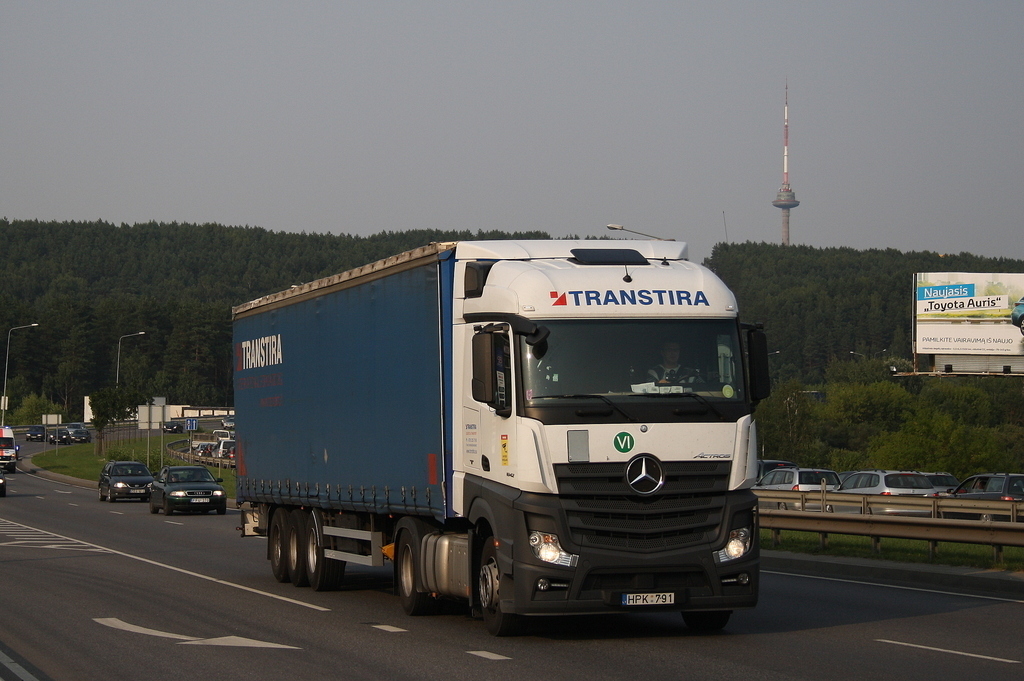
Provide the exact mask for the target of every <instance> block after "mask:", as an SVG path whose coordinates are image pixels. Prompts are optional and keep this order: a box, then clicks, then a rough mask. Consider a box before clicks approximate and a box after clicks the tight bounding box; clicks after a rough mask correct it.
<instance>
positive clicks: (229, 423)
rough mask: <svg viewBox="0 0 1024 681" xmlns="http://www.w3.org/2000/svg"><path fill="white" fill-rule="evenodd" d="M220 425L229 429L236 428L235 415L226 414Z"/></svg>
mask: <svg viewBox="0 0 1024 681" xmlns="http://www.w3.org/2000/svg"><path fill="white" fill-rule="evenodd" d="M220 427H221V428H225V429H227V430H234V428H235V417H234V416H225V417H224V418H222V419H221V420H220Z"/></svg>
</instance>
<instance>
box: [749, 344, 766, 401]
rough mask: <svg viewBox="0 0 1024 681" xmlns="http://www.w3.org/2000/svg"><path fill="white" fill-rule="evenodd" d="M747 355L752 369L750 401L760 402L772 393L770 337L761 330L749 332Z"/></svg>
mask: <svg viewBox="0 0 1024 681" xmlns="http://www.w3.org/2000/svg"><path fill="white" fill-rule="evenodd" d="M747 354H748V359H749V361H748V365H749V367H750V399H751V401H753V402H760V401H761V400H763V399H765V398H767V397H768V396H769V395H771V393H772V379H771V374H770V373H769V371H768V337H767V336H765V335H764V331H762V330H761V329H751V330H749V331H748V332H747Z"/></svg>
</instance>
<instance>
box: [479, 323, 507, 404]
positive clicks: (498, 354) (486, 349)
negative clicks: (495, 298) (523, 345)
mask: <svg viewBox="0 0 1024 681" xmlns="http://www.w3.org/2000/svg"><path fill="white" fill-rule="evenodd" d="M510 363H511V352H510V347H509V341H508V336H506V335H505V334H503V333H495V332H493V331H489V330H485V331H479V332H477V334H476V335H474V336H473V383H472V386H473V399H474V400H476V401H477V402H484V403H486V404H489V405H490V406H491V407H493V408H494V410H495V412H497V414H498V416H502V417H506V418H507V417H509V416H511V415H512V399H511V392H510V391H511V389H512V372H511V366H510Z"/></svg>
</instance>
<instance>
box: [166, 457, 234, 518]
mask: <svg viewBox="0 0 1024 681" xmlns="http://www.w3.org/2000/svg"><path fill="white" fill-rule="evenodd" d="M219 482H222V479H221V478H215V477H213V475H212V474H211V473H210V471H209V470H207V468H206V467H205V466H164V467H163V468H161V469H160V473H159V474H158V475H157V476H156V478H155V479H154V480H153V484H152V486H151V490H152V491H151V493H150V496H149V512H150V513H156V512H158V511H159V510H160V509H163V511H164V515H171V514H172V513H174V512H175V511H182V512H185V513H207V512H209V511H214V510H215V511H217V513H219V514H220V515H224V514H225V513H227V511H228V495H227V494H226V493H225V492H224V488H223V487H221V486H220V485H218V484H217V483H219Z"/></svg>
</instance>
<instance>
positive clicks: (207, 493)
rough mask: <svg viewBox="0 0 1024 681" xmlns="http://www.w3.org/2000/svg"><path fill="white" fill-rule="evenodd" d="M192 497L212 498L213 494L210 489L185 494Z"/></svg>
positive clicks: (191, 490) (189, 491) (195, 490)
mask: <svg viewBox="0 0 1024 681" xmlns="http://www.w3.org/2000/svg"><path fill="white" fill-rule="evenodd" d="M185 494H187V495H189V496H190V497H212V496H213V492H212V491H211V490H208V489H190V490H188V491H186V492H185Z"/></svg>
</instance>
